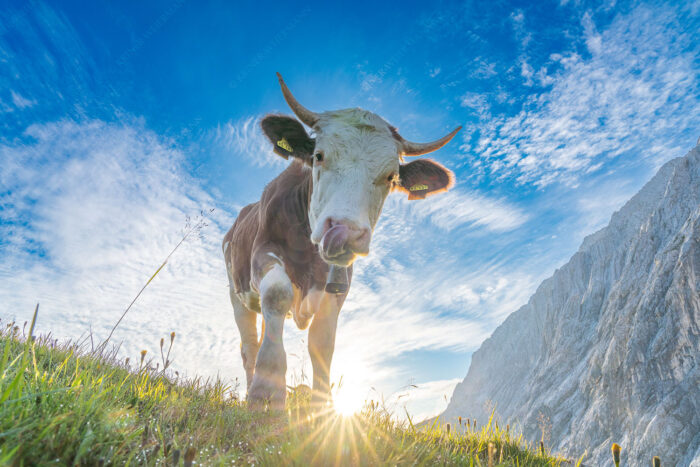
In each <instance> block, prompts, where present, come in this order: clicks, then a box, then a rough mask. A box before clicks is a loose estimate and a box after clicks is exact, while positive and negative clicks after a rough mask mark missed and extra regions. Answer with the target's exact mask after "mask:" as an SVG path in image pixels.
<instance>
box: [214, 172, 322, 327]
mask: <svg viewBox="0 0 700 467" xmlns="http://www.w3.org/2000/svg"><path fill="white" fill-rule="evenodd" d="M311 189H312V188H311V170H310V169H309V168H308V166H305V165H304V164H303V163H301V162H297V161H295V162H292V164H290V165H289V167H287V169H286V170H284V171H283V172H282V173H281V174H280V175H279V176H277V178H275V179H274V180H272V181H271V182H270V183H269V184H268V185H267V186H266V187H265V190H264V191H263V194H262V196H261V197H260V201H258V202H256V203H253V204H249V205H248V206H246V207H244V208H243V209H241V212H240V213H239V215H238V218H237V219H236V222H235V223H234V224H233V227H231V229H230V230H229V231H228V233H227V234H226V236H225V237H224V241H223V250H224V256H225V259H226V268H227V271H228V275H229V285H230V287H231V290H232V292H233V293H235V294H238V295H239V296H240V297H241V298H242V301H243V303H244V304H246V305H248V307H249V308H251V309H252V311H260V310H259V307H256V306H255V305H254V303H253V304H251V303H250V300H247V298H248V297H249V296H250V292H252V295H253V296H256V295H257V293H258V291H259V287H260V280H261V279H262V277H263V276H264V275H265V273H266V272H267V270H268V269H269V267H270V265H272V264H275V263H276V262H279V261H280V260H281V262H282V264H283V266H284V269H285V272H286V273H287V275H288V276H289V278H290V279H291V281H292V283H293V284H294V287H295V300H294V306H293V310H291V311H293V312H294V317H295V319H296V321H297V324H298V325H300V327H305V326H304V324H303V322H304V321H305V320H303V319H301V317H302V315H303V316H308V317H310V316H311V315H312V314H313V313H312V310H305V309H304V310H301V309H300V308H303V307H304V304H305V298H306V297H307V296H308V295H309V293H310V292H312V291H319V292H320V291H322V290H323V289H324V286H325V282H326V278H327V276H328V269H329V266H328V264H327V263H325V262H324V261H323V260H322V259H321V257H320V256H319V253H318V248H317V247H316V245H314V244H313V243H311V240H310V239H309V236H310V234H311V228H310V227H309V219H308V204H309V196H310V195H311ZM244 297H245V298H246V299H245V300H243V298H244ZM306 324H308V321H307V322H306Z"/></svg>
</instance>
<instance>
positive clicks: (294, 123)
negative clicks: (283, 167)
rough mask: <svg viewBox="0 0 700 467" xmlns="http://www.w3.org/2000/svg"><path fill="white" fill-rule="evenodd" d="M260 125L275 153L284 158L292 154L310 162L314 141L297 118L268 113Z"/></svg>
mask: <svg viewBox="0 0 700 467" xmlns="http://www.w3.org/2000/svg"><path fill="white" fill-rule="evenodd" d="M260 125H261V126H262V130H263V133H265V136H267V138H268V139H269V140H270V142H271V143H272V147H273V150H274V151H275V153H277V154H279V155H280V156H282V157H284V158H285V159H287V158H288V157H289V156H292V157H297V158H299V159H302V160H303V161H304V162H307V163H310V162H311V155H312V154H313V152H314V146H315V145H316V141H315V140H314V139H313V138H311V137H309V135H308V134H307V133H306V130H304V127H303V125H302V124H301V123H300V122H299V120H297V119H295V118H292V117H287V116H286V115H268V116H266V117H265V118H263V119H262V122H260Z"/></svg>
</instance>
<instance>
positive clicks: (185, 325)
mask: <svg viewBox="0 0 700 467" xmlns="http://www.w3.org/2000/svg"><path fill="white" fill-rule="evenodd" d="M23 139H24V141H25V142H24V143H13V144H10V145H2V146H0V160H1V161H2V168H1V169H0V182H2V183H1V184H2V185H3V186H5V187H7V188H8V189H7V191H5V192H4V194H3V195H2V198H1V200H0V206H1V208H2V218H3V223H2V227H1V228H2V238H3V241H2V243H1V244H0V248H2V254H1V255H0V296H2V297H3V300H2V303H3V305H2V308H1V309H0V313H1V316H2V318H3V320H8V319H13V318H16V319H18V320H20V321H23V320H25V319H27V317H28V316H30V314H31V311H32V310H33V305H34V303H36V302H40V303H41V308H40V314H39V319H38V330H39V331H40V332H51V333H53V334H54V335H55V336H56V337H59V338H77V337H78V336H80V335H81V334H84V333H86V332H87V331H88V330H89V329H92V331H93V332H94V333H95V335H96V339H98V338H100V337H102V338H104V337H105V336H106V334H107V332H108V330H109V329H110V328H111V326H112V325H113V324H114V323H115V322H116V321H117V318H118V317H119V315H120V314H121V312H122V311H123V310H124V309H125V308H126V306H127V305H128V303H129V301H130V300H131V299H132V298H133V296H134V295H135V294H136V292H137V291H138V290H139V288H140V287H141V285H142V284H143V283H144V282H145V281H146V280H147V279H148V277H149V276H150V275H151V274H152V273H153V272H154V271H155V269H156V267H158V265H159V264H160V262H161V261H162V260H163V259H164V258H165V256H166V255H167V253H168V252H169V251H170V249H171V248H172V247H173V246H174V245H175V243H176V242H177V241H178V239H179V237H180V235H181V234H180V232H181V230H182V228H183V225H184V221H185V216H186V215H196V214H197V213H198V212H199V210H200V209H203V208H207V207H211V206H214V205H215V202H214V200H212V199H211V197H210V196H209V195H208V194H207V193H206V192H204V191H203V190H202V189H201V188H199V186H198V183H197V182H196V181H195V180H193V179H191V178H190V177H188V176H187V175H186V174H185V173H184V172H183V171H182V169H181V164H182V160H183V155H182V154H181V153H180V152H179V151H178V150H175V149H172V147H173V145H172V143H171V142H170V141H168V140H164V139H162V138H159V137H157V136H156V135H154V134H153V133H152V132H150V131H148V130H146V129H144V128H142V127H140V126H138V125H135V126H129V125H123V126H122V125H110V124H106V123H103V122H100V121H91V122H87V123H80V124H79V123H75V122H71V121H63V122H57V123H51V124H45V125H35V126H32V127H30V128H29V129H28V130H27V133H26V135H25V137H24V138H23ZM231 221H232V219H231V217H230V216H229V215H228V214H227V213H224V212H215V214H214V217H213V218H212V219H211V221H210V222H211V225H210V226H209V227H208V228H206V230H205V231H204V232H203V233H204V235H205V237H204V239H203V240H202V241H197V240H195V241H189V242H187V243H186V244H184V245H183V246H182V247H181V248H180V250H179V251H177V253H176V254H175V255H174V256H173V257H172V259H171V261H170V263H169V264H168V265H167V266H166V268H165V269H164V270H163V271H162V272H161V273H160V274H159V275H158V277H157V278H156V279H155V280H154V281H153V283H152V284H151V285H150V286H149V288H148V289H147V290H146V291H145V293H144V294H143V295H142V297H141V299H139V301H138V302H137V303H136V305H135V306H134V308H133V309H132V310H131V311H130V312H129V314H128V315H127V317H126V318H125V320H124V322H123V323H122V325H121V327H120V328H119V329H118V330H117V332H116V333H115V342H118V341H121V340H123V341H124V346H123V355H125V356H131V357H132V360H134V359H135V358H136V356H137V355H138V351H139V350H140V349H142V348H146V349H149V350H150V354H151V355H155V354H156V349H157V348H158V347H157V345H158V341H159V339H160V337H162V336H165V335H166V334H169V333H170V332H171V331H175V332H176V333H177V336H178V337H177V339H176V342H175V347H174V352H173V355H174V357H175V366H176V368H178V369H179V370H180V371H182V370H183V369H187V370H188V372H189V373H190V374H193V373H197V374H202V375H205V376H207V375H209V376H211V375H212V374H215V373H216V372H217V371H221V372H222V375H225V376H232V377H233V376H236V375H239V376H240V375H241V374H242V372H241V371H240V368H239V367H240V364H239V363H238V361H237V357H238V355H237V354H238V352H237V347H236V345H237V344H236V342H237V340H238V335H237V333H236V332H235V325H234V323H233V316H232V314H231V311H230V303H228V294H227V281H226V276H225V270H224V263H223V258H221V253H220V246H219V242H220V239H221V237H222V235H223V231H224V229H225V228H228V225H230V222H231Z"/></svg>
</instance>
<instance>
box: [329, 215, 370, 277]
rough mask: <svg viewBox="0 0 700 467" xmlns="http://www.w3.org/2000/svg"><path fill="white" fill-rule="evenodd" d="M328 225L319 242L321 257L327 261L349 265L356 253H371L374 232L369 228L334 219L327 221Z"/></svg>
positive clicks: (339, 264)
mask: <svg viewBox="0 0 700 467" xmlns="http://www.w3.org/2000/svg"><path fill="white" fill-rule="evenodd" d="M326 227H327V228H326V231H325V232H324V234H323V237H321V242H320V244H319V251H320V253H321V258H322V259H323V260H324V261H325V262H327V263H330V264H336V265H338V266H348V265H350V264H351V263H352V262H353V260H354V259H355V256H356V255H366V254H367V253H369V242H370V239H371V236H372V234H371V232H370V230H369V229H368V228H364V227H357V226H355V225H354V224H352V223H350V222H344V221H334V220H332V219H331V220H329V221H327V222H326Z"/></svg>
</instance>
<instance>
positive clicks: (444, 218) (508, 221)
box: [390, 189, 529, 232]
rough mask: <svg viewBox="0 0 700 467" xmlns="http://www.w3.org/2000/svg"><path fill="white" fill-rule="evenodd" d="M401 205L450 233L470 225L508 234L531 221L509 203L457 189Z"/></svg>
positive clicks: (401, 201)
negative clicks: (457, 228)
mask: <svg viewBox="0 0 700 467" xmlns="http://www.w3.org/2000/svg"><path fill="white" fill-rule="evenodd" d="M390 202H393V200H391V201H390ZM399 202H400V203H401V205H402V207H403V208H404V209H405V210H407V211H408V212H410V213H412V214H414V215H415V216H417V217H418V218H419V219H420V218H429V219H430V220H431V222H432V223H433V224H435V225H436V226H437V227H440V228H441V229H444V230H448V231H449V230H452V229H454V228H456V227H459V226H462V225H469V226H471V227H472V228H483V229H485V230H488V231H492V232H505V231H509V230H513V229H516V228H518V227H520V226H521V225H523V224H524V223H525V222H527V220H528V218H529V216H528V215H527V214H526V213H525V212H523V211H522V210H521V209H519V208H517V207H515V206H513V205H512V204H510V203H508V202H507V201H504V200H499V199H496V198H492V197H488V196H484V195H481V194H478V193H473V192H472V193H470V192H466V191H463V190H458V189H454V190H451V191H449V192H447V193H442V194H440V195H437V196H432V197H430V198H427V199H425V200H422V201H419V202H409V201H404V200H400V201H399Z"/></svg>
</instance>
